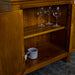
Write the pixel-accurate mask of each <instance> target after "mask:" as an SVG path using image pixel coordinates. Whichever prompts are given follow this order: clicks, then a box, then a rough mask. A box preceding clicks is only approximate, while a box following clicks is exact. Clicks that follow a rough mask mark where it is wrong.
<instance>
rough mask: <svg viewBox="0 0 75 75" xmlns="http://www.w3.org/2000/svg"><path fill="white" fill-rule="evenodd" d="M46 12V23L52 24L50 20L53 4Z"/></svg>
mask: <svg viewBox="0 0 75 75" xmlns="http://www.w3.org/2000/svg"><path fill="white" fill-rule="evenodd" d="M46 14H47V16H48V18H47V23H46V25H52V23H51V22H50V16H51V14H52V7H51V6H49V7H48V9H47V11H46Z"/></svg>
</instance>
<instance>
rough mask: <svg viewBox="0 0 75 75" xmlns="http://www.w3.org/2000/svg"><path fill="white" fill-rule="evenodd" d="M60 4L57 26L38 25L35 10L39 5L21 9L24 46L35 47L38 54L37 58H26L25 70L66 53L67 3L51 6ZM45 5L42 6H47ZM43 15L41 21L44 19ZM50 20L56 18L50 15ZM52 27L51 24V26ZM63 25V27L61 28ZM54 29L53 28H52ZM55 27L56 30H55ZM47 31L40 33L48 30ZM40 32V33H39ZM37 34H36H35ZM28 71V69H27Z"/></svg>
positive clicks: (52, 20) (53, 21)
mask: <svg viewBox="0 0 75 75" xmlns="http://www.w3.org/2000/svg"><path fill="white" fill-rule="evenodd" d="M56 6H60V10H61V16H60V17H59V18H58V24H59V25H61V27H59V28H60V29H59V28H51V29H49V28H50V26H45V27H41V28H40V27H38V25H39V24H40V18H39V17H38V21H37V15H36V13H37V10H39V9H40V7H36V8H26V9H23V21H24V47H25V50H26V51H28V49H29V48H32V47H35V48H37V49H38V52H39V55H38V59H36V60H31V59H27V61H26V62H25V64H26V67H25V68H26V70H29V68H32V67H34V66H36V64H39V63H43V62H44V61H46V60H50V59H52V58H54V57H56V56H58V55H62V54H63V53H64V54H65V55H64V56H67V54H66V52H67V51H66V42H67V40H66V39H67V38H66V37H67V27H68V23H69V22H68V7H69V5H68V4H66V5H53V6H52V8H55V7H56ZM47 7H48V6H45V7H44V8H47ZM46 18H47V17H43V21H42V22H43V23H45V22H46V21H45V19H46ZM50 21H51V22H52V23H53V24H55V22H56V18H55V17H54V16H53V15H51V17H50ZM51 27H52V26H51ZM62 27H63V28H62ZM53 29H54V30H53ZM55 29H56V30H55ZM49 30H51V31H50V32H47V33H42V32H46V31H49ZM39 33H41V34H39ZM36 34H37V35H36ZM27 72H28V71H27Z"/></svg>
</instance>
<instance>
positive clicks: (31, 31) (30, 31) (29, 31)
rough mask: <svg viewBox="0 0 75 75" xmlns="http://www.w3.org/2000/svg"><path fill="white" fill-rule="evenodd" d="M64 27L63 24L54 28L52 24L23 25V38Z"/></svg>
mask: <svg viewBox="0 0 75 75" xmlns="http://www.w3.org/2000/svg"><path fill="white" fill-rule="evenodd" d="M62 29H65V27H64V26H61V27H59V28H54V27H53V26H45V27H38V26H31V27H25V28H24V39H28V38H31V37H35V36H39V35H43V34H46V33H50V32H54V31H58V30H62Z"/></svg>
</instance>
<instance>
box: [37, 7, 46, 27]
mask: <svg viewBox="0 0 75 75" xmlns="http://www.w3.org/2000/svg"><path fill="white" fill-rule="evenodd" d="M37 16H38V17H40V25H39V26H40V27H45V25H44V24H43V16H44V8H43V7H41V8H40V10H39V11H38V12H37Z"/></svg>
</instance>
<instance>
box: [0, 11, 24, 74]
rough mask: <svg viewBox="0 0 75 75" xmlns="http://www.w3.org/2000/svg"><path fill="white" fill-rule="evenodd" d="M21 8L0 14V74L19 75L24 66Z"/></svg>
mask: <svg viewBox="0 0 75 75" xmlns="http://www.w3.org/2000/svg"><path fill="white" fill-rule="evenodd" d="M22 16H23V14H22V10H16V11H12V12H6V13H1V14H0V75H21V74H22V72H23V69H24V68H23V66H24V46H23V45H24V41H23V17H22Z"/></svg>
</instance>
